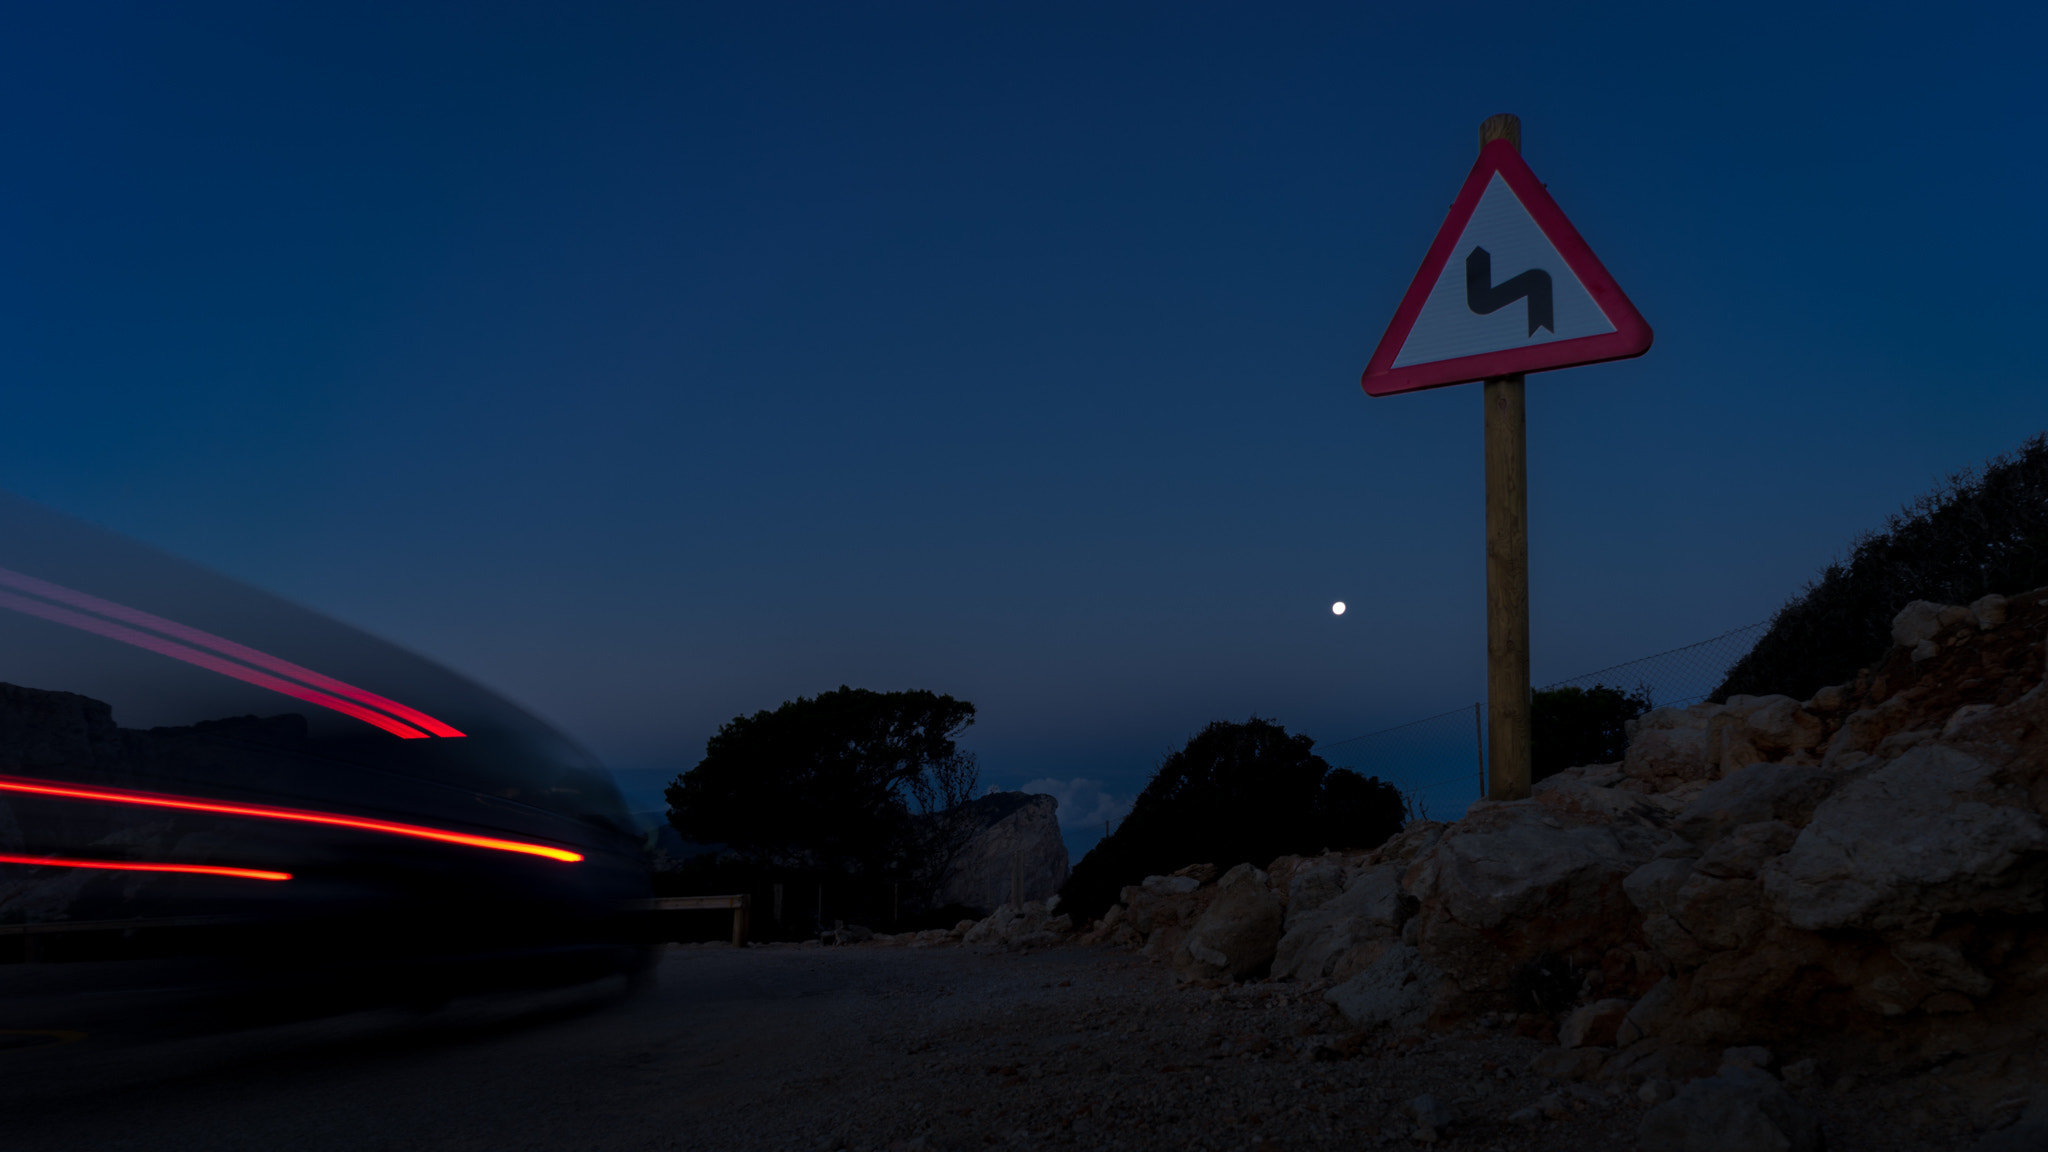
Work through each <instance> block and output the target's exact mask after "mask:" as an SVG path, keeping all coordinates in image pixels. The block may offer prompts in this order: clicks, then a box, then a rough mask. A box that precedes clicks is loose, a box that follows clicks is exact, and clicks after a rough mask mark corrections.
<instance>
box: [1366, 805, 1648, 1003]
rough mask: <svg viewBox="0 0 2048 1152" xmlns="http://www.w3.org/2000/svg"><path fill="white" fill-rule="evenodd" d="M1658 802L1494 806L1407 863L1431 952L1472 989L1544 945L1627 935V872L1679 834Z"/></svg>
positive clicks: (1560, 947)
mask: <svg viewBox="0 0 2048 1152" xmlns="http://www.w3.org/2000/svg"><path fill="white" fill-rule="evenodd" d="M1661 818H1662V813H1661V811H1659V810H1657V809H1656V808H1655V807H1654V806H1652V805H1650V804H1648V803H1646V802H1645V801H1644V800H1643V798H1642V797H1641V796H1639V795H1636V794H1634V793H1629V792H1621V791H1619V790H1616V789H1607V788H1589V787H1586V786H1583V785H1581V786H1578V787H1577V788H1575V789H1561V790H1552V791H1548V792H1545V793H1544V794H1543V795H1542V796H1539V797H1537V798H1535V799H1530V800H1518V801H1514V802H1511V803H1503V804H1488V805H1485V806H1484V807H1483V808H1480V809H1478V810H1477V811H1475V812H1473V813H1472V814H1470V815H1468V816H1466V817H1465V819H1463V820H1461V821H1459V822H1458V823H1457V824H1454V825H1452V826H1451V827H1450V829H1449V830H1447V831H1446V832H1445V834H1444V837H1443V839H1442V840H1440V841H1438V842H1437V844H1436V846H1435V847H1434V848H1432V849H1431V850H1430V851H1428V852H1426V853H1424V854H1423V855H1421V856H1419V857H1417V858H1416V860H1415V863H1414V864H1413V865H1411V866H1410V867H1409V870H1408V874H1407V876H1406V878H1405V884H1404V887H1405V888H1406V889H1407V891H1408V892H1410V893H1411V894H1413V895H1414V896H1415V897H1416V898H1417V899H1418V900H1419V901H1420V903H1421V912H1420V917H1419V918H1420V922H1421V929H1420V942H1421V947H1422V956H1423V959H1425V960H1427V961H1429V962H1430V963H1431V964H1432V965H1434V966H1435V967H1437V968H1439V969H1441V970H1443V971H1444V972H1446V973H1449V974H1450V975H1451V976H1453V977H1454V978H1455V979H1456V980H1457V981H1458V984H1459V986H1460V987H1462V988H1465V989H1468V990H1479V989H1502V988H1506V987H1507V985H1508V977H1509V974H1510V973H1511V972H1512V971H1513V970H1514V969H1515V967H1517V966H1518V965H1520V964H1522V963H1525V962H1527V961H1529V960H1532V959H1534V958H1536V957H1538V956H1540V955H1542V954H1544V953H1548V952H1554V953H1558V954H1560V955H1568V954H1570V953H1572V952H1573V951H1575V950H1576V949H1578V948H1580V947H1581V946H1586V945H1592V944H1596V943H1597V944H1598V945H1599V946H1600V947H1602V948H1604V947H1605V946H1606V942H1608V941H1613V940H1619V939H1622V938H1624V937H1626V936H1627V935H1628V934H1629V930H1630V928H1631V926H1632V925H1633V924H1635V923H1636V922H1637V920H1638V919H1639V918H1640V913H1638V912H1637V911H1636V909H1635V908H1634V906H1633V905H1632V904H1631V902H1630V900H1629V897H1628V895H1627V894H1626V892H1625V891H1624V890H1623V886H1622V885H1623V881H1624V880H1625V879H1626V878H1627V877H1628V876H1629V875H1630V874H1631V873H1633V872H1634V871H1635V870H1636V869H1637V868H1639V867H1641V866H1642V865H1644V864H1646V863H1648V862H1649V861H1650V860H1651V859H1652V858H1653V857H1655V856H1656V855H1657V853H1658V850H1659V849H1660V848H1662V847H1663V846H1665V845H1666V844H1667V843H1670V842H1671V841H1672V837H1671V836H1670V834H1669V833H1667V832H1665V831H1663V830H1662V829H1661V828H1660V827H1658V821H1659V820H1660V819H1661Z"/></svg>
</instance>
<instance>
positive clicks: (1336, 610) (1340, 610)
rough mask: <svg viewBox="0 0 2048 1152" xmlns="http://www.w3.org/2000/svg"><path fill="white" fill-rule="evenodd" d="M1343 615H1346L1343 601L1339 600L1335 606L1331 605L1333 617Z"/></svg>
mask: <svg viewBox="0 0 2048 1152" xmlns="http://www.w3.org/2000/svg"><path fill="white" fill-rule="evenodd" d="M1343 614H1344V602H1343V601H1342V600H1339V601H1337V602H1336V603H1335V604H1332V605H1330V615H1332V616H1342V615H1343Z"/></svg>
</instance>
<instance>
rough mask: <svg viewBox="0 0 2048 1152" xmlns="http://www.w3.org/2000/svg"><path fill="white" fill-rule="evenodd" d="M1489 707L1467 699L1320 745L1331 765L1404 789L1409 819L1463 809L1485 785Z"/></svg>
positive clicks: (1430, 816) (1318, 747)
mask: <svg viewBox="0 0 2048 1152" xmlns="http://www.w3.org/2000/svg"><path fill="white" fill-rule="evenodd" d="M1484 713H1485V709H1484V708H1483V707H1481V706H1480V705H1478V704H1467V705H1465V706H1464V707H1461V708H1453V709H1451V710H1450V711H1448V712H1439V713H1438V714H1436V715H1435V716H1425V717H1423V718H1422V719H1420V720H1410V721H1409V722H1408V723H1406V724H1397V725H1395V726H1394V727H1392V728H1382V729H1380V730H1379V731H1378V732H1369V733H1367V734H1365V735H1363V736H1354V737H1352V738H1351V739H1349V740H1339V741H1337V742H1336V743H1334V744H1318V745H1316V754H1317V755H1318V756H1321V757H1322V758H1323V759H1324V760H1326V761H1328V762H1329V764H1330V766H1331V767H1332V768H1349V769H1351V770H1352V771H1353V772H1356V773H1358V774H1359V775H1360V776H1377V777H1379V778H1380V779H1382V780H1385V781H1387V782H1388V783H1390V784H1393V785H1394V786H1395V787H1397V788H1399V789H1400V790H1401V795H1402V797H1403V798H1404V799H1406V800H1407V801H1408V815H1409V818H1410V819H1423V818H1427V819H1442V818H1443V816H1444V814H1445V813H1447V812H1453V811H1454V810H1455V812H1462V811H1464V809H1465V806H1466V805H1467V804H1470V803H1471V802H1472V799H1473V798H1474V797H1476V796H1478V795H1479V794H1480V793H1482V792H1484V791H1485V790H1486V740H1485V726H1484V725H1485V721H1484Z"/></svg>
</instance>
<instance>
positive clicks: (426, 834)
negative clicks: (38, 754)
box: [0, 776, 583, 864]
mask: <svg viewBox="0 0 2048 1152" xmlns="http://www.w3.org/2000/svg"><path fill="white" fill-rule="evenodd" d="M0 792H19V793H24V794H26V795H31V796H59V797H63V798H65V799H70V800H98V801H101V802H103V803H108V804H135V805H140V806H142V807H146V808H176V809H179V810H182V811H186V812H217V813H220V814H222V815H227V816H254V817H257V818H259V819H264V820H290V821H296V822H297V823H301V824H326V825H329V826H331V827H335V828H356V829H361V830H363V831H366V832H383V833H387V834H389V835H392V836H410V837H412V838H414V839H417V840H438V841H440V842H442V843H444V844H461V845H465V846H467V847H470V848H489V849H492V850H494V851H498V852H518V853H521V854H524V855H527V856H542V857H545V858H547V859H549V860H560V861H563V862H564V863H568V864H574V863H576V862H577V861H579V860H582V859H583V854H582V853H580V852H571V851H569V850H567V849H565V848H550V847H548V846H546V845H544V844H527V843H524V842H522V841H519V840H501V839H498V838H497V837H494V836H472V835H470V834H468V833H466V832H449V831H446V830H444V829H440V828H427V827H423V826H421V825H418V824H400V823H397V822H396V821H392V820H372V819H368V818H365V817H360V816H339V815H336V814H334V813H332V812H312V811H308V810H306V809H303V808H273V807H270V806H268V805H263V804H235V803H230V802H227V801H218V800H197V799H193V798H190V797H186V796H167V795H164V794H163V793H159V792H130V791H128V790H126V789H120V788H88V787H80V786H74V785H69V784H57V783H54V782H52V781H48V780H30V779H24V778H22V777H19V776H0Z"/></svg>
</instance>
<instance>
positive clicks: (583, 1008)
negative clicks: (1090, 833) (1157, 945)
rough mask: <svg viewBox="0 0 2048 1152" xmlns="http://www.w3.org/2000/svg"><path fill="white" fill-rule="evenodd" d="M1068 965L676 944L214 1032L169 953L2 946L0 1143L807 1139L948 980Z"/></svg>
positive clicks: (151, 1146) (980, 987)
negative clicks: (58, 958) (609, 970)
mask: <svg viewBox="0 0 2048 1152" xmlns="http://www.w3.org/2000/svg"><path fill="white" fill-rule="evenodd" d="M1084 962H1085V961H1084V959H1083V957H1081V956H1080V955H1078V954H1076V953H1074V952H1073V951H1071V950H1069V951H1067V952H1052V953H1046V954H1043V955H1040V956H1035V957H1024V958H1017V957H986V956H979V955H974V954H972V953H968V952H964V951H961V950H958V949H932V950H920V951H909V950H904V949H886V950H883V949H875V950H864V949H831V950H823V949H801V950H799V949H787V948H767V949H747V950H745V951H743V952H735V951H733V950H731V949H675V950H671V951H668V952H666V953H664V955H663V956H662V957H661V962H660V964H659V965H658V967H657V970H656V973H655V979H654V982H653V986H652V987H651V988H647V989H643V990H639V991H635V992H631V993H628V992H627V991H626V989H625V987H624V984H623V982H622V981H613V982H609V983H606V984H602V985H597V986H587V987H585V988H581V989H575V990H570V991H565V992H555V993H550V994H545V995H523V996H517V997H497V998H492V999H489V1000H475V1001H458V1002H456V1003H454V1004H450V1005H447V1006H445V1007H443V1008H441V1009H438V1010H436V1011H434V1012H431V1013H426V1014H424V1015H423V1014H420V1013H417V1012H407V1011H399V1010H390V1011H381V1012H369V1013H358V1014H354V1015H350V1016H346V1017H339V1018H331V1019H326V1020H321V1021H316V1022H312V1023H302V1024H294V1025H289V1026H282V1027H269V1028H263V1029H256V1030H244V1031H237V1032H226V1033H222V1032H216V1031H209V1030H207V1028H206V1027H205V1024H204V1022H203V1021H198V1022H195V1021H193V1020H192V1019H190V1018H189V1017H188V1016H186V1015H181V1013H182V1012H183V1009H181V1007H180V1005H182V1004H185V1003H188V1002H189V1001H190V999H191V992H192V987H191V982H192V981H193V980H195V979H196V976H194V974H193V973H191V972H188V971H184V970H181V969H179V968H178V967H177V966H175V965H168V966H159V967H158V968H155V969H151V970H149V971H148V972H146V973H142V974H139V975H138V974H137V973H135V972H133V971H131V972H128V973H124V974H123V975H124V976H125V983H126V985H127V986H126V987H125V988H122V989H119V990H109V988H108V987H107V984H108V983H109V982H108V981H106V980H105V979H104V977H105V975H106V974H105V973H97V974H96V973H94V972H91V971H89V970H88V969H89V967H90V966H86V965H47V966H40V968H41V970H40V971H39V970H38V967H37V966H10V968H9V969H8V970H7V971H6V972H5V974H4V975H0V1116H4V1117H6V1120H5V1123H4V1125H0V1147H4V1148H6V1149H9V1150H13V1149H21V1150H24V1152H28V1150H40V1149H49V1150H52V1152H55V1150H63V1152H85V1150H94V1149H131V1148H132V1149H138V1150H141V1149H148V1150H150V1152H171V1150H177V1149H252V1150H253V1149H264V1150H270V1149H329V1148H332V1149H347V1150H349V1152H366V1150H371V1149H393V1150H398V1149H407V1150H411V1149H521V1148H536V1149H538V1148H546V1149H666V1148H739V1147H767V1148H779V1147H798V1148H806V1149H808V1148H813V1147H817V1146H818V1145H819V1144H820V1142H821V1137H820V1133H821V1132H829V1131H830V1130H831V1127H832V1117H833V1113H834V1111H835V1110H836V1109H837V1108H839V1107H841V1106H842V1105H844V1104H846V1103H847V1102H849V1101H858V1100H862V1099H867V1098H869V1097H871V1096H872V1092H870V1091H868V1090H867V1089H866V1087H865V1086H866V1085H868V1084H870V1083H878V1082H879V1081H878V1080H876V1079H875V1069H876V1067H877V1065H876V1061H877V1060H882V1061H895V1062H902V1061H903V1058H904V1052H905V1050H904V1046H903V1044H902V1042H901V1040H900V1037H901V1036H902V1035H907V1034H908V1033H909V1031H910V1030H913V1029H914V1028H915V1027H917V1026H918V1022H919V1021H925V1022H929V1020H930V1018H931V1017H932V1016H933V1014H934V1012H941V1013H942V1014H950V1010H949V1008H948V1005H949V999H948V998H950V997H957V998H958V999H957V1000H956V1001H950V1003H958V1004H959V1005H960V1007H961V1008H966V1009H969V1011H970V1012H971V1011H972V1010H973V1009H971V1008H969V1002H970V1001H972V1002H980V1003H983V1004H988V1003H997V1004H999V1003H1001V1002H1002V1001H1003V1000H1004V998H1005V997H1006V996H1014V995H1019V994H1022V991H1023V990H1024V989H1025V988H1030V987H1040V986H1043V985H1045V984H1046V983H1047V982H1048V980H1049V973H1052V972H1056V971H1060V970H1071V969H1076V968H1078V967H1079V966H1080V965H1081V964H1082V963H1084ZM96 975H97V976H99V977H100V979H99V980H98V981H97V982H95V979H94V978H95V976H96ZM824 1142H827V1143H829V1142H831V1141H830V1140H829V1139H826V1140H825V1141H824Z"/></svg>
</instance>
